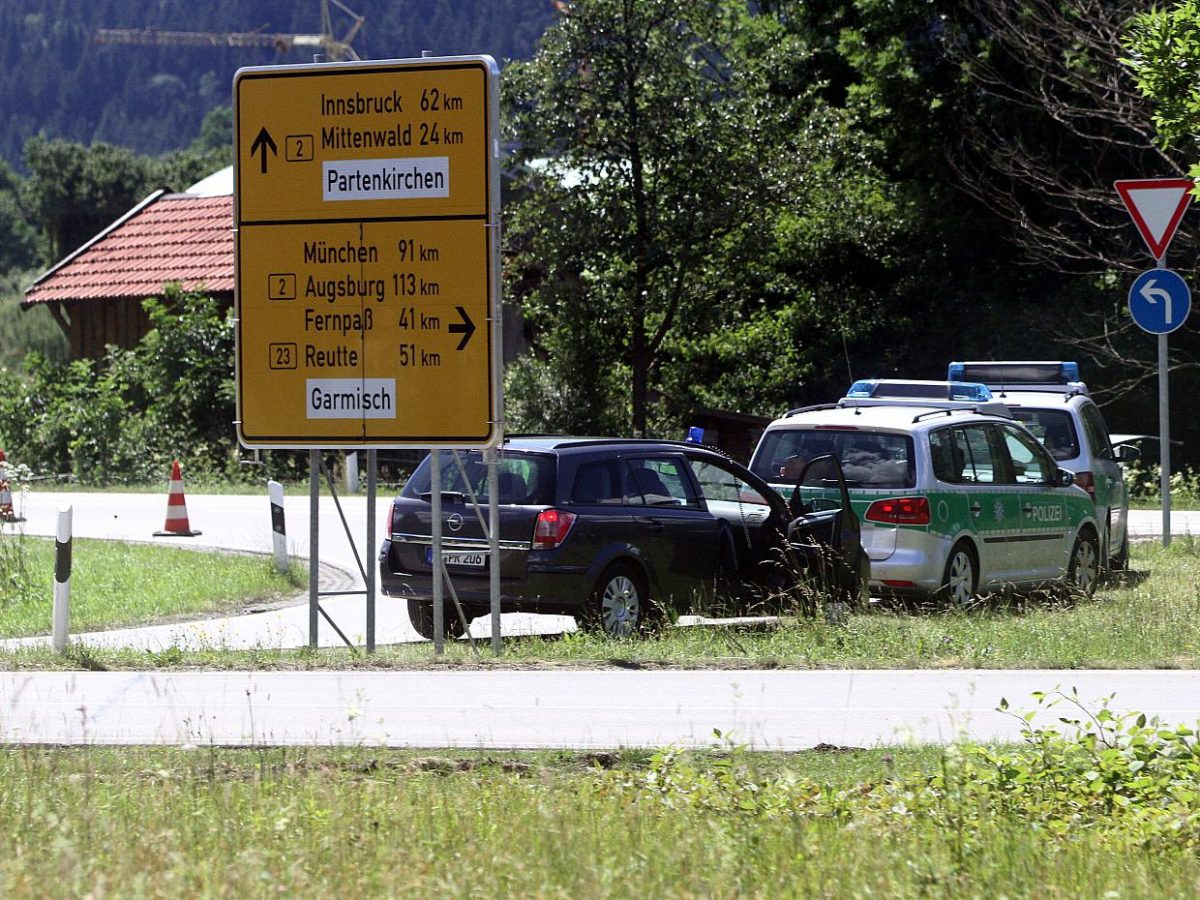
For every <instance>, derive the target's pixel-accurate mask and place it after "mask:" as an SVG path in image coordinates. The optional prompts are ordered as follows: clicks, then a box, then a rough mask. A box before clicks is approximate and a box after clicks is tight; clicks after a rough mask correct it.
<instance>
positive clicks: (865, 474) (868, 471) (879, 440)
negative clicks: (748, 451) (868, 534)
mask: <svg viewBox="0 0 1200 900" xmlns="http://www.w3.org/2000/svg"><path fill="white" fill-rule="evenodd" d="M912 448H913V443H912V438H911V437H909V436H908V435H906V434H895V433H892V432H884V431H867V430H859V429H855V430H854V431H832V430H831V431H825V430H818V429H812V428H805V429H800V428H797V429H783V428H780V429H776V430H774V431H768V432H767V433H766V434H764V435H763V438H762V443H761V444H759V447H758V450H757V451H756V452H755V454H754V461H753V463H752V465H751V466H750V468H751V470H752V471H753V472H754V474H756V475H758V476H759V477H760V478H764V479H766V480H767V481H770V482H774V483H775V484H779V483H780V482H783V483H787V484H790V483H793V482H794V481H795V479H796V477H797V475H798V474H799V472H800V468H801V466H802V464H803V463H805V462H807V461H808V460H810V459H813V458H814V457H817V456H824V455H825V454H827V453H832V454H834V455H836V456H837V458H838V461H839V462H840V463H841V464H842V473H843V474H844V475H845V476H846V484H847V486H848V487H851V488H880V489H883V488H910V487H913V486H914V485H915V484H916V476H915V470H914V466H913V449H912Z"/></svg>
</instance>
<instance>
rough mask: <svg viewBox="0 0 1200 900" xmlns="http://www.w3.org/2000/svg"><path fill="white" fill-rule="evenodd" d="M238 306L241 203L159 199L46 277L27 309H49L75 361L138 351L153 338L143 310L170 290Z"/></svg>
mask: <svg viewBox="0 0 1200 900" xmlns="http://www.w3.org/2000/svg"><path fill="white" fill-rule="evenodd" d="M171 283H177V284H179V285H180V286H181V287H182V288H184V289H185V290H198V291H203V292H205V293H207V294H209V295H211V296H213V297H215V298H216V299H217V300H218V302H219V303H221V304H222V305H224V306H232V305H233V286H234V273H233V195H232V194H220V195H215V196H213V195H204V194H193V193H186V194H172V193H167V192H166V191H155V192H154V193H153V194H151V195H150V196H149V197H147V198H146V199H145V200H143V201H142V202H141V203H139V204H138V205H137V206H135V207H134V208H133V209H131V210H130V211H129V212H127V213H126V214H125V215H124V216H122V217H121V218H120V219H118V220H117V221H115V222H113V223H112V224H111V225H110V226H108V228H106V229H104V231H102V232H100V233H99V234H98V235H96V236H95V237H94V238H92V239H91V240H90V241H88V242H87V243H86V244H84V245H83V246H82V247H80V248H79V249H78V250H76V251H75V252H74V253H72V254H71V255H70V256H67V257H66V258H64V259H63V260H61V261H60V262H59V263H58V264H56V265H55V266H54V267H53V268H51V269H49V270H48V271H46V272H45V273H43V274H42V275H41V276H40V277H39V278H38V279H37V281H35V282H34V283H33V284H32V285H31V286H30V287H29V289H28V290H26V291H25V299H24V300H23V301H22V302H21V306H22V308H24V309H29V308H32V307H34V306H38V305H41V304H45V305H46V307H47V308H48V309H49V310H50V312H51V314H52V315H53V316H54V318H55V320H56V321H57V322H58V324H59V326H60V327H61V328H62V329H63V331H64V332H65V333H66V335H67V337H68V339H69V340H70V346H71V358H72V359H100V358H102V357H103V356H104V353H105V347H106V346H107V345H109V344H113V345H115V346H117V347H121V348H124V349H131V348H133V347H135V346H136V345H137V343H138V341H139V340H141V338H142V337H143V336H144V335H145V334H146V332H147V331H149V330H150V321H149V318H148V317H147V316H146V313H145V312H144V311H143V310H142V301H143V300H144V299H145V298H147V297H161V296H162V295H163V288H164V286H165V285H167V284H171Z"/></svg>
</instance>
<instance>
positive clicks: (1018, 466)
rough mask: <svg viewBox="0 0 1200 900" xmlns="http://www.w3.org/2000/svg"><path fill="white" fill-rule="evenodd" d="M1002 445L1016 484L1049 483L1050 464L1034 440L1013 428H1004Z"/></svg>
mask: <svg viewBox="0 0 1200 900" xmlns="http://www.w3.org/2000/svg"><path fill="white" fill-rule="evenodd" d="M1004 445H1005V446H1006V447H1007V448H1008V456H1009V459H1010V460H1012V467H1013V472H1014V474H1015V477H1016V481H1017V483H1018V484H1049V483H1050V475H1051V472H1050V464H1049V461H1048V460H1047V459H1046V457H1045V456H1044V454H1043V449H1042V448H1041V447H1040V446H1039V444H1038V442H1037V441H1036V440H1034V439H1033V438H1031V437H1029V436H1028V435H1026V434H1022V433H1021V432H1019V431H1017V430H1016V429H1015V428H1005V429H1004Z"/></svg>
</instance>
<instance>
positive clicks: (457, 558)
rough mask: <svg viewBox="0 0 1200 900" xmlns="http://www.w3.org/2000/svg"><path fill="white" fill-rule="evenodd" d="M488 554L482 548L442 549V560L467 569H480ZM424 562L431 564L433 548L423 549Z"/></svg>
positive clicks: (484, 564) (447, 563)
mask: <svg viewBox="0 0 1200 900" xmlns="http://www.w3.org/2000/svg"><path fill="white" fill-rule="evenodd" d="M487 558H488V555H487V553H485V552H484V551H482V550H443V551H442V562H444V563H445V564H446V565H448V566H460V567H463V568H467V569H482V568H484V567H485V566H486V565H487ZM425 564H426V565H429V566H432V565H433V548H432V547H429V548H427V549H426V550H425Z"/></svg>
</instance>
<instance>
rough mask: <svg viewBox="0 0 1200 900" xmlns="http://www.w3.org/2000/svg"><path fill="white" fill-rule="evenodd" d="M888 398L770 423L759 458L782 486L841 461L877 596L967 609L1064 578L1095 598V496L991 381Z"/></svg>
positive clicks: (867, 394) (914, 389)
mask: <svg viewBox="0 0 1200 900" xmlns="http://www.w3.org/2000/svg"><path fill="white" fill-rule="evenodd" d="M903 385H906V386H907V387H893V388H892V389H891V392H892V393H893V394H894V393H904V392H905V391H906V392H907V394H908V396H902V397H896V396H885V395H884V394H883V393H881V392H880V391H879V390H878V383H875V384H872V383H869V382H857V383H856V384H855V386H854V387H852V388H851V391H850V394H851V395H855V394H857V396H847V397H846V398H843V399H842V400H840V401H839V402H838V403H836V404H826V405H822V406H815V407H805V408H801V409H795V410H792V411H791V412H789V413H787V414H786V415H785V416H783V417H782V418H780V419H777V420H775V421H774V422H772V423H771V424H770V425H769V426H768V427H767V429H766V430H765V431H764V432H763V435H762V437H761V438H760V440H759V443H758V446H757V448H756V449H755V451H754V456H753V458H752V459H751V462H750V468H751V469H752V470H753V471H754V472H755V473H757V474H758V475H759V476H761V477H762V478H764V479H766V480H767V481H768V482H770V483H771V484H772V485H774V486H777V487H778V488H779V489H780V490H783V491H789V490H791V489H792V488H793V487H795V481H794V478H795V473H796V472H797V471H800V470H802V468H803V464H804V461H805V460H807V459H811V458H814V457H816V456H820V455H822V454H826V453H833V454H835V455H836V456H837V457H838V459H839V460H840V461H841V464H842V470H843V473H844V475H845V479H846V484H847V486H848V488H849V490H850V497H851V502H852V504H853V506H854V510H855V512H856V513H857V515H858V517H859V519H860V520H861V522H862V543H863V547H864V548H865V549H866V551H867V555H868V556H869V558H870V561H871V579H870V580H871V587H872V592H873V593H877V594H895V595H912V596H916V597H935V598H937V599H939V600H945V601H948V602H950V603H953V604H955V605H959V606H964V605H967V604H969V603H970V601H971V600H972V599H973V598H974V597H977V596H979V595H981V594H987V593H991V592H994V591H998V590H1001V589H1004V588H1009V587H1012V588H1016V589H1023V588H1024V589H1029V588H1033V587H1038V586H1044V585H1046V584H1048V583H1052V582H1056V583H1060V584H1063V583H1065V584H1067V585H1068V586H1070V587H1071V588H1072V589H1073V590H1075V591H1078V592H1080V593H1083V594H1085V595H1089V596H1090V595H1091V594H1092V593H1093V592H1094V591H1095V589H1096V585H1097V582H1098V580H1099V577H1100V559H1099V552H1100V526H1099V525H1098V524H1097V520H1096V517H1095V506H1094V504H1093V503H1092V501H1091V499H1090V498H1089V497H1088V495H1087V493H1086V492H1085V491H1083V490H1082V489H1080V488H1078V487H1076V486H1074V484H1073V482H1074V476H1073V475H1072V474H1071V473H1070V472H1069V471H1067V470H1065V469H1060V468H1059V467H1058V466H1057V465H1056V463H1055V461H1054V459H1053V458H1052V457H1051V455H1050V453H1049V452H1048V451H1047V450H1046V448H1045V447H1044V446H1043V445H1042V444H1041V443H1040V442H1039V441H1038V440H1037V438H1036V437H1034V435H1033V434H1032V433H1031V432H1030V431H1029V430H1028V429H1026V428H1025V427H1024V426H1023V425H1021V424H1019V423H1018V422H1016V421H1014V420H1013V419H1012V417H1011V416H1010V415H1009V414H1008V412H1007V410H1006V408H1005V407H1004V406H1003V404H998V403H994V402H992V401H990V400H988V399H987V396H988V394H987V389H986V388H984V387H983V386H982V385H975V386H972V387H969V388H966V389H964V390H968V391H970V392H971V398H970V399H966V400H963V399H958V398H957V397H956V396H955V388H954V387H952V386H951V387H948V386H947V383H946V382H916V381H913V382H904V383H903Z"/></svg>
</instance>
